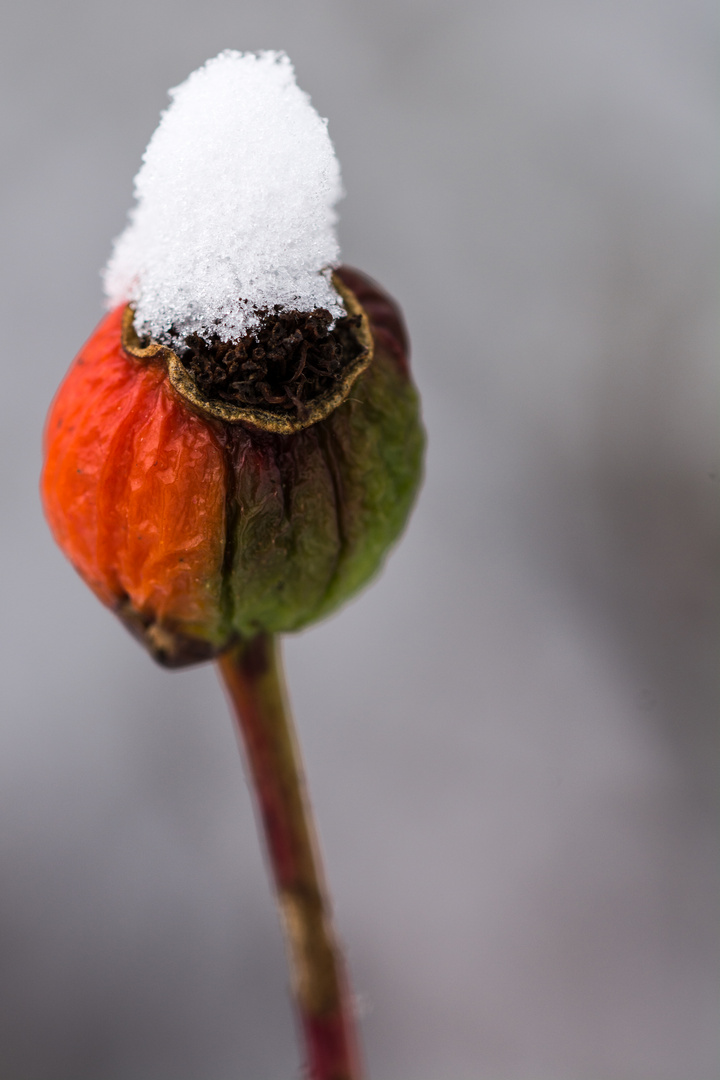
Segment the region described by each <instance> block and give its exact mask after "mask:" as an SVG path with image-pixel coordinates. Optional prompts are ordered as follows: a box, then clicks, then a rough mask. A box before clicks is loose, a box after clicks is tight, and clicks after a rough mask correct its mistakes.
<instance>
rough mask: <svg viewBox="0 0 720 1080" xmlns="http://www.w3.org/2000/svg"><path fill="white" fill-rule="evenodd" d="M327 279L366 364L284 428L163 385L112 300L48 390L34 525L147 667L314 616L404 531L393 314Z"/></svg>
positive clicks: (191, 658) (408, 477)
mask: <svg viewBox="0 0 720 1080" xmlns="http://www.w3.org/2000/svg"><path fill="white" fill-rule="evenodd" d="M338 278H339V279H342V281H343V288H344V289H346V290H347V291H349V290H348V289H347V282H349V281H352V284H353V289H358V291H360V292H362V293H363V294H364V305H365V304H366V305H367V307H366V308H365V307H364V308H363V309H360V310H362V321H363V324H364V325H365V326H367V333H368V337H369V341H370V346H369V347H368V354H370V355H372V362H371V363H368V366H367V367H365V368H364V370H362V371H361V372H360V373H359V374H357V375H356V377H355V380H354V382H353V384H352V393H351V394H350V393H347V394H346V395H345V396H344V399H343V400H341V401H340V402H339V403H338V404H337V405H335V407H333V408H331V409H330V410H329V411H326V412H325V414H324V415H323V418H322V419H319V420H317V421H316V422H314V423H310V424H306V425H305V426H304V427H301V428H299V429H297V428H296V429H294V430H293V431H292V432H290V433H283V432H278V431H277V430H274V429H273V428H272V427H268V426H263V424H264V423H265V421H264V419H263V418H262V417H260V418H259V419H260V420H261V421H262V422H260V423H257V422H253V420H248V419H245V418H241V417H239V416H238V413H237V407H235V406H230V405H226V404H223V403H211V404H212V406H213V407H212V408H210V407H209V406H208V405H207V403H203V401H202V400H201V399H200V398H199V397H197V398H196V399H195V400H193V399H192V398H191V397H190V398H188V397H187V395H186V394H185V392H184V391H183V392H179V391H178V389H177V384H176V381H175V378H176V375H177V371H176V369H177V368H179V369H182V371H183V372H184V374H185V377H186V378H187V379H188V380H189V379H190V377H189V376H188V375H187V372H185V369H184V368H182V365H181V364H180V361H179V360H178V358H177V356H176V355H175V354H174V353H173V352H172V350H170V349H167V348H165V347H164V346H160V345H156V344H152V345H150V346H146V347H145V348H143V347H142V346H141V343H139V342H138V348H137V350H136V352H137V355H133V354H131V353H129V352H128V351H127V350H126V349H125V348H124V347H123V319H125V326H127V322H128V318H127V311H125V312H124V310H123V308H118V309H117V310H116V311H115V312H113V313H112V314H111V315H109V316H108V317H107V318H106V319H105V320H104V322H103V323H102V324H101V325H100V327H99V328H98V330H97V331H96V333H95V334H94V335H93V337H92V338H91V339H90V341H89V342H88V344H87V345H86V346H85V348H84V349H83V350H82V351H81V353H80V355H79V356H78V358H77V359H76V360H75V362H74V363H73V365H72V367H71V369H70V371H69V373H68V375H67V377H66V380H65V382H64V383H63V385H62V386H61V388H60V391H59V392H58V395H57V397H56V400H55V402H54V404H53V407H52V409H51V412H50V416H49V419H48V425H47V430H46V465H45V470H44V474H43V481H42V488H43V498H44V502H45V509H46V513H47V516H48V520H49V521H50V525H51V527H52V529H53V532H54V534H55V537H56V539H57V540H58V542H59V544H60V546H61V547H62V548H63V550H64V551H65V553H66V554H67V555H68V557H69V558H70V560H71V561H72V563H73V564H74V566H75V567H76V569H77V570H78V571H79V572H80V574H81V575H82V576H83V577H84V578H85V580H86V581H87V582H88V584H90V586H91V587H92V588H93V589H94V591H95V592H96V593H97V595H98V596H99V597H100V599H101V600H103V602H104V603H106V604H107V605H108V606H110V607H112V608H113V609H115V610H116V612H117V613H118V615H119V616H120V617H121V618H122V620H123V622H124V623H125V624H126V625H128V626H129V628H130V629H131V630H132V631H133V633H135V634H137V635H138V636H139V637H140V638H141V639H142V640H143V642H144V643H145V644H146V646H147V647H148V649H149V650H150V652H151V653H152V654H153V656H155V658H156V659H158V660H159V661H160V662H162V663H166V664H169V665H180V664H184V663H192V662H195V661H197V660H201V659H205V658H207V657H209V656H212V655H216V654H217V653H219V652H221V651H222V650H224V649H225V648H227V647H228V646H229V645H230V644H232V642H233V641H235V640H236V639H237V638H238V637H252V636H254V635H255V634H257V633H260V632H267V633H275V632H283V631H289V630H296V629H300V628H301V627H303V626H306V625H308V623H310V622H312V621H313V620H314V619H317V618H319V617H321V616H322V615H325V614H327V613H329V612H330V611H332V610H333V609H334V608H336V607H337V606H338V605H339V604H341V603H342V602H343V601H344V600H345V599H347V598H348V597H349V596H350V595H352V594H353V593H354V592H355V591H356V590H357V589H358V588H359V587H360V586H361V585H362V584H363V583H364V582H365V581H366V580H367V579H368V578H369V577H371V576H372V574H373V573H374V572H375V571H376V570H377V569H378V567H379V565H380V563H381V561H382V559H383V556H384V554H385V552H386V551H387V548H388V547H389V545H390V544H391V543H392V541H393V540H394V539H395V538H396V536H397V535H398V533H399V532H400V531H401V529H402V527H403V525H404V523H405V520H406V518H407V515H408V513H409V510H410V507H411V505H412V502H413V499H414V494H415V491H416V489H417V485H418V480H419V476H420V470H421V457H422V447H423V433H422V428H421V425H420V421H419V411H418V401H417V395H416V393H415V390H414V388H413V386H412V383H411V382H410V380H409V378H408V374H407V367H406V341H405V339H404V335H403V331H402V324H401V322H400V317H399V314H398V313H397V310H396V309H395V314H394V315H393V314H392V311H393V307H394V305H393V304H392V301H390V300H389V298H388V297H387V296H386V295H385V294H384V293H382V290H380V289H379V288H378V287H377V286H376V285H375V284H374V283H372V282H370V281H369V279H366V278H364V277H363V276H362V275H359V274H358V273H357V272H356V271H347V270H345V269H344V268H342V269H341V270H339V271H338ZM352 303H353V304H354V305H356V306H357V307H358V308H359V305H358V303H357V300H356V299H355V298H354V296H353V298H352ZM346 306H347V304H346ZM373 308H374V309H375V310H376V312H378V319H379V321H378V323H377V324H376V323H375V322H374V321H373V320H372V318H371V319H370V320H368V315H367V314H366V311H367V312H371V311H372V310H373ZM348 310H350V307H348ZM173 365H175V368H174V367H173ZM215 408H217V409H218V410H221V411H220V412H219V413H218V412H216V411H214V410H215ZM225 409H227V410H229V413H230V419H227V418H226V417H225V416H224V415H223V412H222V410H225Z"/></svg>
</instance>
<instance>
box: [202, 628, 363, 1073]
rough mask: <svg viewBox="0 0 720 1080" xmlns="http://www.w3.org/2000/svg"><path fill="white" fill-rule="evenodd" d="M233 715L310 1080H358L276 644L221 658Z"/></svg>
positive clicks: (251, 644) (243, 647) (266, 641)
mask: <svg viewBox="0 0 720 1080" xmlns="http://www.w3.org/2000/svg"><path fill="white" fill-rule="evenodd" d="M218 664H219V667H220V671H221V674H222V677H223V680H224V682H225V686H226V688H227V692H228V694H229V697H230V701H231V702H232V706H233V710H234V712H235V715H236V717H237V722H238V729H239V731H240V735H241V739H242V743H243V746H244V748H245V754H246V758H247V767H248V770H249V773H250V777H251V780H252V786H253V788H254V791H255V798H256V801H257V808H258V811H259V815H260V819H261V821H262V826H263V829H264V832H265V841H266V844H267V851H268V856H269V858H270V864H271V866H272V872H273V877H274V879H275V888H276V890H277V898H278V904H279V907H280V912H281V915H282V921H283V925H284V930H285V937H286V943H287V950H288V956H289V961H290V968H291V972H292V987H293V994H294V997H295V1004H296V1007H297V1011H298V1016H299V1020H300V1026H301V1029H302V1033H303V1037H304V1040H305V1046H306V1050H307V1055H308V1070H309V1076H310V1078H311V1080H361V1068H360V1055H359V1051H358V1042H357V1037H356V1033H355V1023H354V1018H353V1011H352V1005H351V998H350V992H349V986H348V982H347V979H346V976H345V971H344V966H343V963H342V958H341V955H340V950H339V948H338V945H337V942H336V940H335V936H334V933H333V929H332V924H331V919H330V904H329V901H328V897H327V893H326V890H325V885H324V881H323V874H322V866H321V862H320V855H319V852H318V846H317V841H316V838H315V829H314V826H313V819H312V812H311V809H310V803H309V801H308V798H307V795H306V791H305V782H304V778H303V771H302V762H301V759H300V751H299V748H298V744H297V740H296V737H295V732H294V729H293V724H292V719H291V716H290V711H289V708H288V705H287V696H286V692H285V684H284V678H283V674H282V666H281V661H280V656H279V650H278V648H277V646H276V643H275V640H274V638H273V637H272V636H270V635H267V634H259V635H258V636H257V637H256V638H253V639H252V640H250V641H243V642H241V643H240V644H239V645H236V646H235V647H234V648H232V649H230V650H229V651H228V652H226V653H225V654H224V655H223V656H221V657H220V660H219V661H218Z"/></svg>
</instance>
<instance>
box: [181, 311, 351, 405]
mask: <svg viewBox="0 0 720 1080" xmlns="http://www.w3.org/2000/svg"><path fill="white" fill-rule="evenodd" d="M332 321H333V318H332V315H331V314H330V312H329V311H327V309H326V308H316V309H315V311H310V312H306V311H283V310H282V309H281V308H280V307H279V305H278V306H277V307H276V308H275V310H274V311H272V312H268V311H264V312H262V313H261V322H260V325H259V326H258V327H256V328H255V329H254V330H253V331H252V332H251V333H249V334H246V335H245V336H244V337H242V338H240V339H239V340H238V341H221V340H220V339H219V338H218V337H217V336H215V337H213V338H212V339H211V340H210V341H209V342H208V341H206V340H205V339H204V338H202V337H200V335H199V334H190V335H189V337H186V338H185V339H184V340H183V339H181V340H180V341H179V342H178V344H175V345H174V351H175V352H176V353H177V355H178V357H179V358H180V362H181V363H182V365H183V367H184V368H185V370H186V371H187V372H188V373H189V374H190V375H191V376H192V378H193V379H194V380H195V384H196V386H197V388H198V390H199V391H200V392H201V393H202V394H204V395H205V397H206V398H208V399H209V400H210V401H224V402H227V403H228V404H230V405H251V406H259V407H261V408H268V407H269V408H271V409H277V411H278V413H279V414H289V415H292V416H297V417H303V416H304V415H305V414H306V412H307V409H308V405H309V404H310V403H311V402H312V401H313V400H314V399H315V398H317V397H320V396H321V395H322V394H324V393H327V392H328V391H332V390H333V389H334V388H335V386H336V385H337V384H338V382H339V381H340V380H341V378H342V374H343V371H344V370H345V368H346V367H347V365H348V363H349V362H350V361H351V360H352V359H354V357H355V356H356V355H357V352H358V345H359V343H358V342H357V338H356V337H355V336H354V331H356V330H357V328H358V326H359V325H360V317H359V316H358V315H352V316H346V317H345V318H344V319H339V320H338V321H337V323H336V324H335V326H334V327H333V328H332V329H331V328H330V326H331V323H332Z"/></svg>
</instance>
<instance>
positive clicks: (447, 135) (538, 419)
mask: <svg viewBox="0 0 720 1080" xmlns="http://www.w3.org/2000/svg"><path fill="white" fill-rule="evenodd" d="M715 20H716V14H715V4H714V3H710V2H709V0H708V2H706V0H630V2H628V0H605V2H603V3H589V2H577V0H505V2H503V3H499V2H498V0H486V2H476V3H471V2H461V0H447V2H445V3H440V2H438V0H412V2H411V0H385V2H384V3H381V2H380V0H371V2H367V0H366V2H365V3H357V4H350V3H348V2H346V0H334V2H330V0H310V2H302V0H301V2H291V0H262V2H261V0H256V2H247V0H239V2H238V0H234V2H232V3H231V2H229V0H205V2H204V3H202V4H201V3H199V2H197V3H190V2H187V0H185V2H173V3H171V2H169V0H149V2H144V3H140V2H138V0H126V2H125V3H124V4H115V3H113V4H110V3H108V2H106V0H94V2H93V3H90V2H85V3H81V2H78V0H65V2H63V3H52V2H49V0H47V2H36V0H26V2H25V3H24V4H20V3H16V4H12V5H11V4H9V3H6V4H5V6H4V11H3V23H4V31H3V34H2V63H1V65H0V78H1V79H2V83H3V86H2V94H1V95H0V108H1V109H2V114H3V121H4V122H3V136H2V143H3V151H4V158H5V161H4V164H3V169H2V176H1V181H2V184H3V188H4V194H3V197H2V200H1V206H2V214H3V237H4V239H3V249H4V258H3V266H2V276H3V277H2V288H1V290H0V295H1V298H2V306H3V310H2V349H3V365H2V386H3V393H2V394H1V395H0V410H1V413H2V415H1V418H0V436H1V437H2V442H3V445H2V452H1V454H0V475H1V481H0V482H1V485H2V518H1V520H0V539H1V543H2V555H1V559H0V567H1V569H2V575H3V580H2V593H1V595H2V635H3V642H2V651H1V654H0V655H1V656H2V678H1V680H0V694H1V695H2V725H0V740H1V746H0V867H1V871H0V873H1V874H2V885H1V887H0V999H1V1000H0V1075H2V1076H5V1077H8V1078H12V1080H200V1078H202V1080H237V1078H238V1077H242V1078H244V1080H283V1078H291V1077H293V1076H298V1075H299V1070H300V1066H299V1060H300V1059H299V1054H298V1050H297V1047H296V1044H295V1034H294V1029H293V1019H292V1014H291V1010H290V1006H289V999H288V992H287V976H286V972H285V966H284V958H283V952H282V944H281V940H280V935H279V931H278V926H277V924H276V919H275V912H274V910H273V905H272V901H271V897H270V892H269V888H268V883H267V875H266V871H265V867H264V863H263V858H262V855H261V851H260V848H259V843H258V838H257V835H256V829H255V822H254V819H253V812H252V807H251V803H250V800H249V795H248V791H247V788H246V784H245V780H244V777H243V772H242V768H241V763H240V759H239V755H238V753H237V748H236V744H235V739H234V735H233V731H232V728H231V724H230V720H229V716H228V713H227V709H226V705H225V701H224V699H223V695H222V693H221V690H220V687H219V685H218V683H217V680H216V677H215V674H214V671H213V669H212V667H211V666H206V667H204V668H197V669H191V670H188V671H185V672H181V673H167V672H165V671H163V670H161V669H159V668H156V667H154V666H153V664H152V662H151V661H150V660H149V658H148V657H146V656H145V655H144V653H143V652H142V651H141V650H140V649H139V648H138V646H137V645H136V644H135V643H134V642H133V641H132V640H131V639H130V637H129V636H128V635H127V634H126V632H125V631H124V630H123V629H122V627H121V626H120V625H119V624H118V623H116V622H115V621H114V619H113V617H112V616H111V615H110V614H108V613H107V612H106V611H105V610H103V609H102V608H101V606H100V605H99V604H98V603H97V601H96V600H95V599H94V597H93V596H92V595H91V594H90V592H89V591H88V590H87V589H86V587H85V586H84V585H83V584H82V583H81V582H80V580H79V579H78V578H77V577H76V576H75V574H74V572H73V571H72V569H71V568H70V567H69V566H68V565H67V564H66V563H65V561H64V560H63V557H62V556H61V555H60V553H59V552H58V551H57V550H56V549H55V547H54V545H53V543H52V540H51V538H50V536H49V533H48V530H47V528H46V527H45V524H44V522H43V520H42V515H41V511H40V507H39V503H38V497H37V477H38V473H39V468H40V432H41V427H42V423H43V417H44V414H45V411H46V409H47V406H48V404H49V402H50V399H51V397H52V395H53V393H54V391H55V388H56V386H57V384H58V383H59V381H60V379H61V377H62V375H63V373H64V371H65V369H66V368H67V366H68V364H69V362H70V360H71V359H72V357H73V355H74V354H75V352H76V351H77V349H78V348H79V346H80V345H81V344H82V342H83V341H84V340H85V339H86V337H87V336H88V335H89V334H90V332H91V331H92V329H93V327H94V326H95V324H96V322H97V321H98V319H99V317H100V315H101V311H102V308H101V291H100V282H99V276H98V271H99V269H100V268H101V266H102V265H103V263H104V262H105V260H106V258H107V255H108V252H109V250H110V243H111V241H112V239H113V237H114V236H115V235H116V234H117V233H118V232H119V231H120V230H121V229H122V227H123V224H124V221H125V215H126V212H127V210H128V208H129V206H130V204H131V183H132V178H133V175H134V174H135V172H136V170H137V168H138V165H139V161H140V155H141V153H142V151H143V149H144V147H145V144H146V142H147V140H148V138H149V137H150V134H151V133H152V131H153V129H154V127H155V125H156V123H157V118H158V114H159V112H160V110H161V109H162V108H164V107H165V105H166V102H167V98H166V91H167V88H168V87H170V86H173V85H175V84H177V83H178V82H180V81H182V80H183V79H184V78H185V77H186V76H187V74H188V73H189V72H190V71H191V70H193V69H194V68H195V67H197V66H198V65H199V64H201V63H202V62H203V61H204V60H205V59H206V58H207V57H209V56H213V55H215V54H216V53H217V52H219V51H220V49H222V48H227V47H233V48H238V49H257V48H284V49H286V50H287V51H288V53H289V54H290V56H291V57H292V59H293V60H294V62H295V65H296V69H297V73H298V80H299V82H300V85H301V86H302V87H303V88H304V89H306V90H307V91H309V92H310V94H311V95H312V99H313V102H314V104H315V105H316V107H317V108H318V110H319V111H320V113H321V114H322V115H324V116H328V117H329V119H330V132H331V135H332V137H333V139H334V141H335V145H336V147H337V150H338V154H339V156H340V160H341V163H342V167H343V175H344V181H345V185H346V188H347V192H348V194H347V198H346V199H345V201H344V203H343V204H342V207H341V212H342V225H341V240H342V244H343V252H344V257H345V260H346V261H347V262H349V263H350V264H354V265H357V266H360V267H362V268H363V269H365V270H366V271H367V272H369V273H370V274H372V275H373V276H375V277H377V278H378V279H379V280H380V281H381V282H383V283H384V284H385V285H386V287H387V288H388V289H389V290H390V291H391V292H393V293H394V294H395V295H396V296H397V297H398V298H399V300H400V301H401V303H402V304H403V306H404V308H405V311H406V314H407V319H408V323H409V326H410V330H411V334H412V338H413V342H414V369H415V372H416V377H417V381H418V383H419V385H420V387H421V389H422V392H423V394H424V402H425V417H426V423H427V428H428V432H429V440H430V442H429V456H428V464H427V480H426V484H425V488H424V491H423V493H422V497H421V499H420V502H419V504H418V508H417V512H416V513H415V515H414V518H413V520H412V522H411V525H410V528H409V530H408V532H407V535H406V536H405V538H404V539H403V541H402V544H401V545H400V547H399V549H398V550H397V551H396V552H395V553H394V554H393V556H392V557H391V559H390V560H389V562H388V565H387V568H386V571H385V573H384V575H383V577H382V578H381V579H380V580H379V581H378V582H377V583H376V584H375V585H374V586H373V587H372V588H371V589H370V590H368V591H367V592H366V593H365V594H364V595H363V596H362V597H361V598H359V599H358V600H356V601H355V602H354V603H353V604H352V605H350V606H349V607H348V608H347V609H346V610H344V611H343V612H341V613H340V614H339V615H337V616H336V617H335V618H333V619H332V620H330V621H329V622H327V623H326V624H324V625H322V626H319V627H317V628H316V629H313V630H312V631H310V632H307V633H305V634H303V635H302V636H300V637H295V638H292V639H288V640H287V641H286V657H287V666H288V675H289V681H290V687H291V691H292V695H293V700H294V706H295V711H296V715H297V720H298V724H299V728H300V734H301V738H302V742H303V746H304V750H305V755H306V759H307V767H308V772H309V778H310V782H311V787H312V791H313V793H314V800H315V805H316V809H317V813H318V816H319V822H320V829H321V835H322V841H323V845H324V849H325V853H326V858H327V864H328V872H329V877H330V881H331V885H332V889H333V893H334V897H335V905H336V911H337V916H338V921H339V927H340V931H341V934H342V937H343V939H344V941H345V944H346V947H347V952H348V955H349V959H350V964H351V967H352V972H353V976H354V981H355V985H356V989H357V993H358V1008H359V1010H360V1012H361V1014H362V1024H363V1033H364V1040H365V1046H366V1051H367V1058H368V1062H369V1071H370V1074H371V1076H372V1077H373V1078H374V1080H715V1078H716V1077H717V1076H718V1074H719V1071H720V1065H719V1061H718V1059H719V1053H718V1025H717V1015H718V1012H717V1010H718V982H719V974H720V957H719V955H718V954H719V953H720V945H719V940H718V934H717V920H718V910H719V908H720V903H719V902H720V889H719V888H718V844H717V824H718V817H717V804H718V798H717V796H718V784H717V773H718V769H717V765H718V742H717V737H716V731H717V723H716V721H717V704H718V700H717V697H718V696H717V686H716V668H717V652H718V650H717V634H716V631H717V612H718V603H717V601H718V589H717V580H718V579H717V574H716V564H717V548H718V545H717V540H718V536H719V534H720V527H719V519H718V512H717V505H718V494H719V493H720V447H719V444H718V438H717V435H718V432H717V405H718V390H719V386H718V382H719V376H718V363H717V340H718V337H717V323H716V303H715V292H716V274H715V264H716V244H717V230H716V224H717V222H716V214H715V210H716V201H717V167H716V166H717V162H716V158H715V153H716V143H715V116H714V113H715V103H716V94H717V88H716V68H717V63H716V47H715V35H716V26H715Z"/></svg>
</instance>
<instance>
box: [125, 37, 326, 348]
mask: <svg viewBox="0 0 720 1080" xmlns="http://www.w3.org/2000/svg"><path fill="white" fill-rule="evenodd" d="M170 97H171V99H172V101H171V104H170V106H169V107H168V109H167V110H166V111H165V112H164V113H163V115H162V117H161V120H160V124H159V126H158V128H157V130H156V131H155V134H154V135H153V137H152V138H151V140H150V143H149V145H148V147H147V150H146V151H145V154H144V155H143V164H142V166H141V168H140V171H139V172H138V174H137V176H136V178H135V198H136V206H135V207H134V209H133V210H132V211H131V213H130V223H129V225H128V226H127V228H126V229H125V232H124V233H122V235H121V236H120V237H119V238H118V239H117V240H116V241H115V246H114V250H113V254H112V256H111V258H110V261H109V263H108V266H107V268H106V270H105V273H104V281H105V291H106V293H107V297H108V302H109V304H110V305H111V306H114V305H116V304H119V303H123V302H127V301H131V302H132V303H134V304H135V307H136V317H135V326H136V329H137V330H138V332H139V333H141V334H143V333H150V334H152V336H153V337H155V338H157V339H160V340H162V339H163V338H166V335H167V332H168V331H169V330H170V328H171V327H172V328H173V332H174V333H177V334H179V335H180V336H186V335H187V334H190V333H198V334H200V335H201V336H202V337H204V338H206V339H209V338H210V337H211V336H212V335H213V334H217V335H218V336H219V338H220V339H221V340H223V341H228V340H231V339H232V338H236V337H239V336H241V335H242V334H244V333H247V332H248V330H250V329H251V328H252V327H253V326H255V325H257V322H258V316H257V314H256V311H257V309H258V308H260V309H262V308H272V307H273V306H274V305H276V304H278V305H280V307H281V308H283V309H285V310H287V309H292V308H296V309H298V310H300V311H312V310H313V309H314V308H317V307H325V308H328V309H329V310H330V312H331V314H332V315H333V317H334V318H337V317H338V316H340V315H342V314H344V312H343V309H342V308H341V307H340V305H339V303H338V297H337V295H336V293H335V292H334V290H333V289H332V286H331V284H330V272H331V269H330V268H331V267H332V266H333V265H334V264H336V263H337V260H338V257H339V247H338V242H337V238H336V235H335V222H336V213H335V210H334V205H335V203H336V202H337V200H338V199H339V198H340V195H341V194H342V191H341V185H340V168H339V165H338V162H337V158H336V157H335V152H334V150H333V146H332V143H331V142H330V137H329V135H328V132H327V121H326V120H323V119H321V117H320V116H318V114H317V112H316V111H315V109H314V108H313V106H312V105H311V103H310V98H309V97H308V95H307V94H305V93H304V92H303V91H302V90H300V89H299V87H298V86H297V84H296V82H295V73H294V70H293V66H292V64H291V63H290V60H289V59H288V57H287V56H286V55H285V54H284V53H279V52H261V53H258V54H254V53H239V52H234V51H226V52H222V53H220V55H219V56H216V57H215V58H214V59H213V60H208V62H207V63H206V64H205V65H204V66H203V67H201V68H199V69H198V70H197V71H194V72H193V73H192V75H190V77H189V78H188V79H187V80H186V81H185V82H184V83H182V84H181V85H180V86H178V87H176V88H175V89H174V90H171V91H170Z"/></svg>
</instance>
